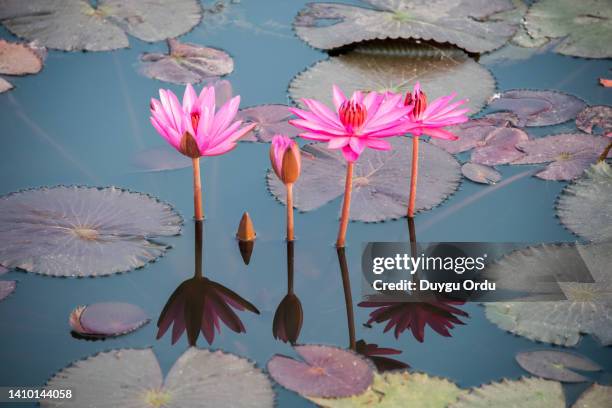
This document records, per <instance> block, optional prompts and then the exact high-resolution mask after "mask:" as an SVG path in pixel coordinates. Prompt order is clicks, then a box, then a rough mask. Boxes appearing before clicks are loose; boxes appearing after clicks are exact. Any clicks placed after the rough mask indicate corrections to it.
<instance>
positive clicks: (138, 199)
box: [0, 186, 182, 276]
mask: <svg viewBox="0 0 612 408" xmlns="http://www.w3.org/2000/svg"><path fill="white" fill-rule="evenodd" d="M181 223H182V220H181V217H180V216H179V215H178V214H177V213H176V212H175V211H174V210H173V209H172V207H171V206H170V205H168V204H165V203H162V202H160V201H158V200H156V199H154V198H152V197H150V196H148V195H145V194H141V193H135V192H130V191H127V190H122V189H119V188H116V187H106V188H95V187H78V186H58V187H50V188H48V187H42V188H37V189H31V190H25V191H20V192H17V193H12V194H9V195H6V196H4V197H0V263H1V264H3V265H4V266H6V267H9V268H20V269H23V270H26V271H28V272H35V273H40V274H42V275H51V276H100V275H109V274H112V273H116V272H125V271H128V270H131V269H133V268H139V267H142V266H144V265H146V264H147V263H148V262H151V261H153V260H155V259H156V258H157V257H159V256H161V255H163V254H164V252H165V251H166V250H167V249H168V246H167V245H165V244H162V243H159V242H156V241H154V239H155V238H157V237H164V236H172V235H177V234H179V232H180V229H181Z"/></svg>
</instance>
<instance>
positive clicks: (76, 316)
mask: <svg viewBox="0 0 612 408" xmlns="http://www.w3.org/2000/svg"><path fill="white" fill-rule="evenodd" d="M150 320H151V319H149V318H148V317H147V315H146V314H145V312H144V311H143V310H142V309H141V308H140V307H138V306H135V305H132V304H129V303H112V302H104V303H94V304H92V305H88V306H79V307H77V308H76V309H75V310H73V311H72V313H71V315H70V325H71V326H72V330H74V331H75V332H77V333H78V334H79V335H81V336H85V337H114V336H121V335H124V334H128V333H131V332H133V331H135V330H138V329H139V328H141V327H142V326H144V325H145V324H147V323H149V321H150Z"/></svg>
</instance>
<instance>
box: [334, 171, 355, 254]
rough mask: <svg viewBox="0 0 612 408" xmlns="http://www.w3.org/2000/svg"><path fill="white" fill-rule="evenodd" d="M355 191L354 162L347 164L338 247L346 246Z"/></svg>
mask: <svg viewBox="0 0 612 408" xmlns="http://www.w3.org/2000/svg"><path fill="white" fill-rule="evenodd" d="M352 191H353V162H347V164H346V181H345V183H344V201H343V202H342V215H341V217H340V229H339V230H338V239H337V240H336V247H338V248H344V244H345V242H346V229H347V227H348V221H349V212H350V208H351V193H352Z"/></svg>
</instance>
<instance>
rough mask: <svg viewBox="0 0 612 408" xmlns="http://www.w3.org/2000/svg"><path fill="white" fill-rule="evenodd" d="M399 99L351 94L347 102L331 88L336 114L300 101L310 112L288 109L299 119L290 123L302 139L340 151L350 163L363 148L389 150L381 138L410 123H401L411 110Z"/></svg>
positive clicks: (403, 130) (397, 132) (315, 103)
mask: <svg viewBox="0 0 612 408" xmlns="http://www.w3.org/2000/svg"><path fill="white" fill-rule="evenodd" d="M401 98H402V96H401V95H395V94H392V95H390V96H387V97H385V96H384V95H381V94H378V93H376V92H370V93H368V94H367V95H365V96H364V94H363V93H362V92H359V91H357V92H354V93H353V95H352V96H351V98H350V99H347V98H346V96H344V94H343V93H342V91H341V90H340V88H338V87H337V86H335V85H334V87H333V100H334V105H335V108H336V112H333V111H332V110H330V109H329V108H328V107H327V106H325V105H324V104H323V103H321V102H318V101H315V100H313V99H302V102H303V103H304V104H305V105H306V107H308V109H309V110H310V111H306V110H302V109H296V108H291V109H289V110H290V111H291V112H292V113H293V114H295V115H296V116H298V117H299V119H293V120H290V121H289V123H291V124H292V125H293V126H295V127H298V128H300V129H304V130H305V131H306V132H304V133H301V134H300V136H301V137H303V138H305V139H310V140H316V141H321V142H328V147H329V148H330V149H342V153H343V155H344V158H345V159H346V160H347V161H349V162H354V161H355V160H357V159H358V158H359V155H360V154H361V153H362V152H363V151H364V150H365V148H366V147H369V148H371V149H377V150H389V149H390V148H391V146H390V145H389V143H388V142H386V141H384V140H381V138H385V137H391V136H397V135H402V134H404V133H406V132H407V130H408V128H409V127H410V123H409V122H408V121H406V120H402V118H405V117H406V115H407V114H408V113H409V112H410V110H411V109H412V107H409V106H402V105H401Z"/></svg>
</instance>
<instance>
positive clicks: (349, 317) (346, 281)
mask: <svg viewBox="0 0 612 408" xmlns="http://www.w3.org/2000/svg"><path fill="white" fill-rule="evenodd" d="M337 252H338V262H339V264H340V273H341V275H342V288H343V289H344V304H345V306H346V322H347V324H348V332H349V347H350V348H351V350H355V349H356V347H357V345H356V343H355V316H354V314H353V296H352V294H351V280H350V277H349V270H348V264H347V262H346V254H345V253H344V248H341V247H340V248H338V249H337Z"/></svg>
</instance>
